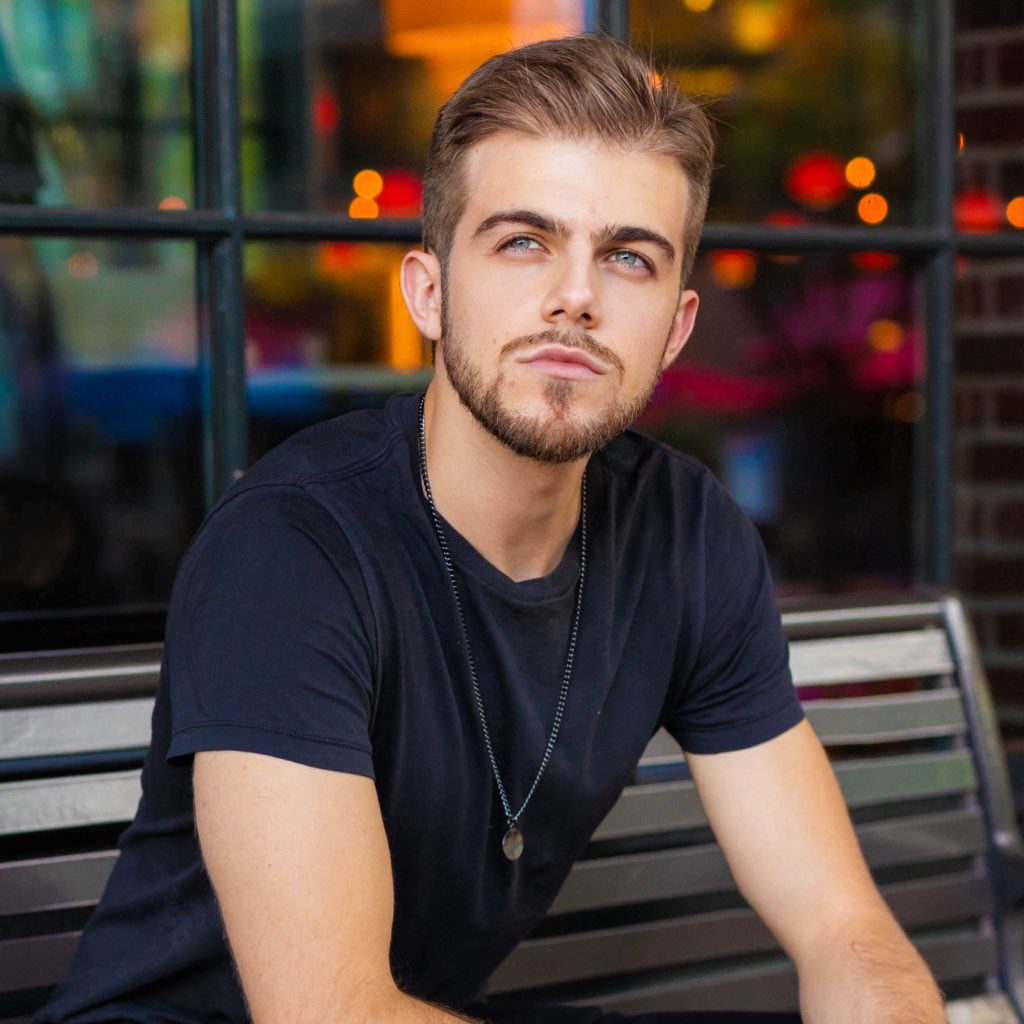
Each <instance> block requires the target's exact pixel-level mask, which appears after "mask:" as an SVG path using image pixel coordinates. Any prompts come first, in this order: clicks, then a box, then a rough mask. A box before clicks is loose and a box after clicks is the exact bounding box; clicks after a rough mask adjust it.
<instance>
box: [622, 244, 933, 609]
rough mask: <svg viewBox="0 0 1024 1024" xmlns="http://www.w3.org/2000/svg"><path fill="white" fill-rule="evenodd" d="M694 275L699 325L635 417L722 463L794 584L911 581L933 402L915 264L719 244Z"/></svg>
mask: <svg viewBox="0 0 1024 1024" xmlns="http://www.w3.org/2000/svg"><path fill="white" fill-rule="evenodd" d="M693 286H694V287H695V288H696V290H697V291H698V293H699V294H700V296H701V306H700V312H699V314H698V317H697V326H696V328H695V330H694V334H693V337H692V338H691V339H690V341H689V343H688V344H687V346H686V348H685V349H683V352H682V355H681V356H680V358H679V359H678V360H677V361H676V363H675V364H674V365H673V366H672V367H671V368H670V369H669V370H668V371H667V372H666V373H665V375H664V377H663V378H662V381H661V383H660V384H659V386H658V389H657V391H656V392H655V396H654V399H653V401H652V403H651V405H650V407H649V408H648V410H647V412H646V414H645V416H644V417H643V420H642V421H641V423H640V429H642V430H643V431H645V432H646V433H648V434H652V435H653V436H655V437H659V438H661V439H663V440H665V441H668V442H669V443H670V444H673V445H675V446H676V447H678V448H680V449H682V450H683V451H685V452H687V453H689V454H691V455H694V456H696V457H697V458H698V459H700V460H701V461H703V462H704V463H706V464H707V465H708V466H710V467H711V469H712V470H713V471H714V472H715V474H716V475H717V476H718V478H719V479H720V480H722V482H723V483H724V484H725V485H726V487H728V489H729V490H730V491H731V492H732V494H733V496H734V497H735V498H736V500H737V501H738V502H739V503H740V505H741V506H743V508H744V509H745V510H746V512H747V513H748V515H750V516H751V518H752V519H753V520H754V521H755V522H756V523H757V525H758V527H759V528H760V530H761V533H762V536H763V538H764V541H765V545H766V547H767V549H768V554H769V558H770V559H771V562H772V569H773V572H774V574H775V579H776V583H777V584H778V585H779V587H780V590H781V591H782V592H783V593H802V592H804V591H808V590H809V591H817V590H822V589H827V590H862V589H877V588H880V587H887V586H902V585H906V584H908V583H909V582H910V580H911V577H912V569H913V566H912V557H913V543H912V532H911V525H912V508H911V506H912V501H913V454H914V452H913V448H914V445H913V438H914V425H915V424H916V423H918V422H920V420H921V419H922V417H923V415H924V412H925V408H924V398H923V395H922V393H921V390H922V384H923V380H924V377H923V361H924V360H923V341H922V338H921V331H920V326H919V322H918V316H917V296H916V286H915V281H914V277H913V275H912V273H911V270H910V268H908V267H906V266H902V265H901V264H900V263H899V261H898V259H897V258H896V257H894V256H890V255H888V254H884V253H857V254H855V255H853V256H847V255H835V256H829V255H821V256H814V257H809V256H808V257H796V256H783V255H776V256H765V255H756V254H754V253H751V252H746V251H717V252H711V253H708V254H706V255H705V256H703V257H702V258H701V259H700V260H698V263H697V268H696V271H695V275H694V280H693Z"/></svg>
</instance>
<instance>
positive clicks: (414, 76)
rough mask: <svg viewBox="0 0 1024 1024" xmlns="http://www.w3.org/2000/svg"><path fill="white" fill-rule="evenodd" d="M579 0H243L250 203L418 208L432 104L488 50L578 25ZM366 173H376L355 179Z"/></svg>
mask: <svg viewBox="0 0 1024 1024" xmlns="http://www.w3.org/2000/svg"><path fill="white" fill-rule="evenodd" d="M583 6H584V4H583V0H527V2H521V0H474V2H472V3H470V2H467V0H437V2H436V3H430V4H425V3H422V2H420V0H384V2H383V3H379V2H376V0H317V2H313V0H305V2H295V3H277V2H272V0H251V2H248V3H243V4H242V5H241V6H240V8H239V47H240V60H241V75H242V84H241V88H242V122H243V184H244V195H245V205H246V206H247V207H248V208H250V209H268V210H299V211H323V212H326V211H329V212H331V213H337V214H340V215H342V216H349V214H350V213H351V215H353V216H357V217H372V216H377V215H380V216H393V217H410V216H411V217H415V216H418V215H419V209H420V175H419V172H420V169H421V168H422V166H423V161H424V159H425V158H426V152H427V146H428V144H429V142H430V130H431V127H432V126H433V121H434V117H435V116H436V114H437V111H438V108H439V107H440V106H441V104H442V103H443V102H444V101H445V100H446V99H447V98H448V97H449V96H450V95H451V94H452V92H454V90H455V89H456V87H457V86H458V85H459V83H460V82H461V81H462V79H463V78H465V76H466V75H467V74H468V73H469V72H470V71H472V70H473V68H475V67H476V66H477V65H478V64H480V63H482V62H483V61H484V60H486V59H487V58H488V57H491V56H493V55H494V54H496V53H501V52H502V51H503V50H506V49H508V48H510V47H512V46H517V45H519V44H521V43H527V42H532V41H535V40H538V39H546V38H551V37H557V36H561V35H565V34H567V33H571V32H577V31H579V30H580V29H581V28H582V27H583ZM365 170H372V171H375V172H377V175H376V176H370V177H368V178H364V179H361V180H360V181H359V182H358V183H357V182H356V175H357V174H359V172H360V171H365ZM353 204H355V205H354V206H353Z"/></svg>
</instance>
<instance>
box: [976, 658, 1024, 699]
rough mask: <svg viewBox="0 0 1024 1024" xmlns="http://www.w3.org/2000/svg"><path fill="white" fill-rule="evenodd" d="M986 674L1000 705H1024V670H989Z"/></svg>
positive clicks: (994, 696)
mask: <svg viewBox="0 0 1024 1024" xmlns="http://www.w3.org/2000/svg"><path fill="white" fill-rule="evenodd" d="M982 661H984V656H982ZM985 674H986V675H987V676H988V685H989V687H990V688H991V690H992V696H993V698H994V699H995V700H996V701H997V702H998V703H1000V704H1024V669H1013V668H988V669H986V672H985Z"/></svg>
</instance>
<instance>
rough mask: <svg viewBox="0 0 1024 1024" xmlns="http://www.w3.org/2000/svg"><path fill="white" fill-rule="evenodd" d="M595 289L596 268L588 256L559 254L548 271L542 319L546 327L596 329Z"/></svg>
mask: <svg viewBox="0 0 1024 1024" xmlns="http://www.w3.org/2000/svg"><path fill="white" fill-rule="evenodd" d="M598 288H599V279H598V273H597V268H596V267H595V266H594V264H593V262H592V259H591V257H590V254H589V253H587V254H586V256H584V255H583V254H582V253H580V254H572V253H563V255H562V257H561V259H559V260H557V261H556V262H555V263H554V265H553V267H552V280H551V284H550V288H549V290H548V293H547V295H546V296H545V297H544V319H545V320H546V321H547V322H548V323H549V324H556V325H562V326H582V327H586V328H588V329H592V328H594V327H596V326H597V325H598V323H599V322H600V319H601V309H600V303H599V301H598Z"/></svg>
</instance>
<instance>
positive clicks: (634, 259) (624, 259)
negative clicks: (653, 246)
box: [612, 249, 650, 270]
mask: <svg viewBox="0 0 1024 1024" xmlns="http://www.w3.org/2000/svg"><path fill="white" fill-rule="evenodd" d="M612 262H613V263H619V264H621V265H622V266H624V267H629V268H630V269H631V270H632V269H633V268H636V267H639V268H640V269H642V270H649V269H650V266H649V264H648V263H647V261H646V260H645V259H644V258H643V256H641V255H640V253H638V252H632V251H630V250H629V249H618V250H617V251H616V252H613V253H612Z"/></svg>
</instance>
